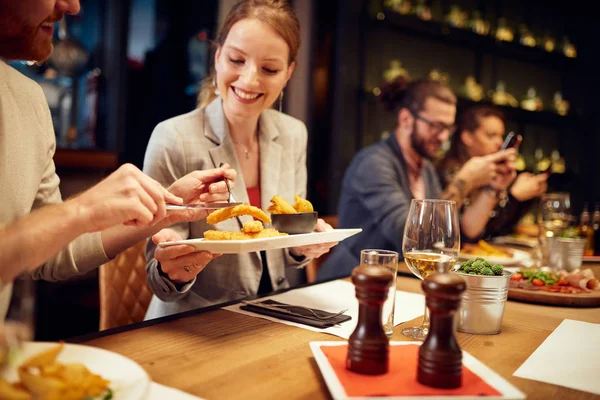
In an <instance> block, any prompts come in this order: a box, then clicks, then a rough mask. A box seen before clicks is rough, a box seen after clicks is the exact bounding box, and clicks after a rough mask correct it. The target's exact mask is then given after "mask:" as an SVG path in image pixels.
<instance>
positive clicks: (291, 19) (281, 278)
mask: <svg viewBox="0 0 600 400" xmlns="http://www.w3.org/2000/svg"><path fill="white" fill-rule="evenodd" d="M216 45H217V48H216V52H215V56H214V71H213V74H212V76H211V77H210V78H208V79H207V80H206V81H205V85H204V88H203V90H202V92H201V94H200V104H199V107H198V108H197V109H196V110H194V111H192V112H190V113H188V114H185V115H181V116H178V117H175V118H172V119H170V120H167V121H164V122H162V123H161V124H159V125H158V126H157V127H156V129H155V130H154V132H153V134H152V137H151V138H150V142H149V144H148V148H147V151H146V158H145V161H144V171H145V172H146V173H147V174H148V175H150V176H152V177H153V178H155V179H157V180H158V181H159V182H161V183H162V184H163V185H167V186H168V185H170V184H171V183H172V182H173V180H175V179H177V176H179V174H186V173H187V172H190V171H193V170H201V169H206V168H211V166H212V165H218V164H219V163H221V162H228V163H230V164H231V166H232V168H234V169H236V170H237V171H239V172H240V174H239V175H238V177H240V178H241V179H238V180H236V182H235V183H236V184H235V187H234V188H233V192H234V193H233V195H234V197H235V198H236V199H237V201H240V202H243V203H249V204H250V205H252V206H255V207H258V208H262V209H266V208H267V207H268V206H269V201H270V199H271V198H272V197H273V196H274V195H276V194H277V195H280V196H282V197H283V198H285V199H286V200H287V201H292V200H293V198H294V195H295V194H297V195H298V196H300V197H302V198H306V143H307V139H308V135H307V132H306V126H305V125H304V123H302V122H301V121H299V120H297V119H295V118H292V117H290V116H288V115H285V114H283V113H281V112H277V111H275V110H273V109H272V106H273V104H274V103H275V102H276V101H277V99H279V98H281V96H282V93H283V90H284V88H285V86H286V85H287V83H288V81H289V79H290V77H291V75H292V73H293V71H294V66H295V60H296V56H297V53H298V48H299V46H300V26H299V22H298V19H297V17H296V15H295V14H294V11H293V9H292V8H291V7H290V5H289V3H288V2H287V1H285V0H242V1H240V2H238V3H237V4H236V5H235V6H234V7H233V8H232V9H231V11H230V12H229V14H228V15H227V17H226V20H225V23H224V25H223V28H222V30H221V32H220V33H219V35H218V37H217V40H216ZM238 219H239V218H235V219H233V218H232V219H229V220H227V221H223V222H220V223H218V224H217V225H216V226H212V225H209V224H208V223H207V222H205V221H201V222H194V223H191V224H186V225H184V226H177V227H176V228H173V229H169V230H164V231H161V232H160V233H159V234H157V235H155V237H154V238H153V240H152V241H149V243H148V248H147V259H148V263H147V268H146V269H147V272H148V281H149V283H150V287H151V288H152V290H153V291H154V293H155V296H154V298H153V300H152V303H151V304H150V308H149V310H148V313H147V315H146V318H155V317H159V316H163V315H166V314H171V313H176V312H181V311H185V310H187V309H192V308H198V307H203V306H208V305H211V304H215V303H219V302H224V301H229V300H234V299H239V298H242V297H245V296H248V295H255V294H264V293H267V292H270V291H272V290H273V289H281V288H286V287H289V286H290V285H293V284H294V283H295V282H293V280H292V278H291V277H293V276H295V275H296V273H295V271H296V268H297V267H302V266H304V265H306V264H308V263H309V261H310V260H311V259H312V258H317V257H319V256H321V255H322V254H324V253H326V252H327V251H329V249H330V247H332V246H333V245H334V244H333V243H331V244H320V245H313V246H302V247H295V248H290V249H277V250H269V251H262V252H260V253H242V254H235V255H234V254H226V255H223V256H221V257H219V256H218V255H215V254H209V253H207V252H198V253H194V248H190V247H189V246H183V245H179V246H169V247H168V248H165V249H163V248H156V245H155V243H159V242H165V241H175V240H180V239H188V238H202V237H203V236H204V232H206V231H209V230H210V231H212V232H219V231H227V232H239V231H240V228H241V226H242V222H245V220H238ZM330 229H333V228H332V227H331V226H330V225H328V224H326V223H325V222H323V221H320V222H319V223H318V224H317V228H316V230H317V231H324V230H330ZM207 264H208V266H207ZM287 271H289V272H287Z"/></svg>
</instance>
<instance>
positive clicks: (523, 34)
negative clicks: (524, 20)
mask: <svg viewBox="0 0 600 400" xmlns="http://www.w3.org/2000/svg"><path fill="white" fill-rule="evenodd" d="M519 35H520V38H519V43H521V44H522V45H523V46H527V47H535V45H536V40H535V36H533V33H531V31H530V30H529V28H527V25H525V24H521V25H520V26H519Z"/></svg>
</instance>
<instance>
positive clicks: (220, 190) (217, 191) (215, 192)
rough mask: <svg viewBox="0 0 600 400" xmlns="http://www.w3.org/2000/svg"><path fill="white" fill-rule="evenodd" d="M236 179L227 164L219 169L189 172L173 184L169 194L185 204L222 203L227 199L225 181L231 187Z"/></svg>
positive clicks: (235, 174)
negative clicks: (177, 197) (179, 198)
mask: <svg viewBox="0 0 600 400" xmlns="http://www.w3.org/2000/svg"><path fill="white" fill-rule="evenodd" d="M236 177H237V172H236V170H235V169H232V168H231V167H230V166H229V164H223V166H222V167H220V168H213V169H207V170H203V171H192V172H190V173H189V174H187V175H185V176H184V177H182V178H179V179H178V180H176V181H175V182H173V184H172V185H171V186H169V192H170V193H172V194H174V195H175V196H179V197H181V198H182V199H183V202H184V203H185V204H192V203H212V202H215V201H224V200H227V199H228V197H229V192H228V191H227V185H226V184H225V179H228V180H229V181H230V183H229V185H231V187H233V185H234V183H233V181H234V180H235V178H236Z"/></svg>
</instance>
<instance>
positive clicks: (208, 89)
mask: <svg viewBox="0 0 600 400" xmlns="http://www.w3.org/2000/svg"><path fill="white" fill-rule="evenodd" d="M246 18H250V19H257V20H259V21H261V22H264V23H266V24H267V25H269V26H270V27H271V28H273V29H275V32H277V33H278V34H279V35H281V37H282V38H283V40H285V42H286V43H287V45H288V47H289V49H290V53H289V58H288V65H289V64H291V63H292V62H294V61H295V60H296V56H297V55H298V49H299V48H300V22H299V21H298V17H297V16H296V13H295V12H294V9H293V8H292V7H291V6H290V4H289V3H288V2H287V0H241V1H240V2H238V3H237V4H236V5H234V6H233V7H232V8H231V10H230V11H229V13H228V14H227V18H225V23H224V24H223V27H222V28H221V31H220V32H219V36H218V37H217V40H216V41H215V45H216V47H221V46H223V44H224V43H225V40H226V39H227V35H228V34H229V31H230V30H231V27H232V26H233V25H234V24H235V23H236V22H238V21H241V20H243V19H246ZM215 78H216V75H215V72H214V70H212V72H211V74H210V75H209V76H207V77H206V78H205V79H204V80H203V81H202V85H201V88H200V93H199V94H198V107H206V106H207V105H208V104H209V103H210V102H212V101H213V100H214V99H215V98H216V97H217V95H216V93H215V90H216V82H215Z"/></svg>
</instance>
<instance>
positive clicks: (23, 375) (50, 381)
mask: <svg viewBox="0 0 600 400" xmlns="http://www.w3.org/2000/svg"><path fill="white" fill-rule="evenodd" d="M19 378H20V379H21V383H22V384H23V386H25V388H26V389H27V390H28V391H30V392H31V393H33V394H34V395H35V396H38V397H42V398H43V397H45V396H46V395H47V394H49V393H52V392H56V391H60V390H62V389H63V388H64V387H65V386H66V384H65V382H63V381H61V380H60V379H57V378H51V377H46V376H41V375H34V374H32V373H30V372H28V371H27V370H26V369H24V368H19Z"/></svg>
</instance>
